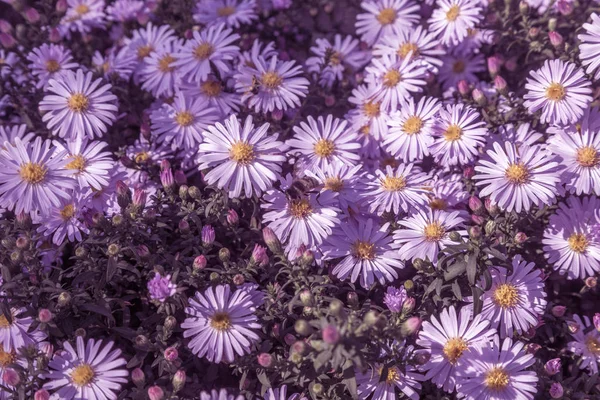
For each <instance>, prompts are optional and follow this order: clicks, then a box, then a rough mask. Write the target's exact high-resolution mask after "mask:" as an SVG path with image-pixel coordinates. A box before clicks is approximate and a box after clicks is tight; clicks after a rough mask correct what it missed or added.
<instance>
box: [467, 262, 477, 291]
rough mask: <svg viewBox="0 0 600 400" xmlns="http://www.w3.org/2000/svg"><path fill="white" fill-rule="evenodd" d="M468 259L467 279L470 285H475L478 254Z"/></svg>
mask: <svg viewBox="0 0 600 400" xmlns="http://www.w3.org/2000/svg"><path fill="white" fill-rule="evenodd" d="M467 257H468V258H467V278H469V284H470V285H474V284H475V279H476V278H477V254H469V255H468V256H467Z"/></svg>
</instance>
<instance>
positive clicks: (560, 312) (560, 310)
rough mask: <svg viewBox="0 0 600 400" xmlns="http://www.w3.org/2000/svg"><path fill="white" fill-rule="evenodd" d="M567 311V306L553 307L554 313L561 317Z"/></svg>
mask: <svg viewBox="0 0 600 400" xmlns="http://www.w3.org/2000/svg"><path fill="white" fill-rule="evenodd" d="M566 311H567V307H565V306H554V307H552V315H554V316H555V317H556V318H560V317H562V316H564V315H565V312H566Z"/></svg>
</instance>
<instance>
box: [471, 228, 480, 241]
mask: <svg viewBox="0 0 600 400" xmlns="http://www.w3.org/2000/svg"><path fill="white" fill-rule="evenodd" d="M469 236H470V237H471V238H473V239H479V238H480V237H481V228H480V227H478V226H472V227H470V228H469Z"/></svg>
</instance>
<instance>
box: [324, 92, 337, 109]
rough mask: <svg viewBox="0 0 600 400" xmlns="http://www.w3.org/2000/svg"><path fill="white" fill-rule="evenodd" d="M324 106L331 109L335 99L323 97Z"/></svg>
mask: <svg viewBox="0 0 600 400" xmlns="http://www.w3.org/2000/svg"><path fill="white" fill-rule="evenodd" d="M325 105H326V106H327V107H333V106H334V105H335V97H334V96H331V95H329V96H325Z"/></svg>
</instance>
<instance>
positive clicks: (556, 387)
mask: <svg viewBox="0 0 600 400" xmlns="http://www.w3.org/2000/svg"><path fill="white" fill-rule="evenodd" d="M563 394H564V390H563V387H562V385H561V384H560V383H558V382H554V383H553V384H552V385H551V386H550V397H552V398H553V399H560V398H561V397H563Z"/></svg>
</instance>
